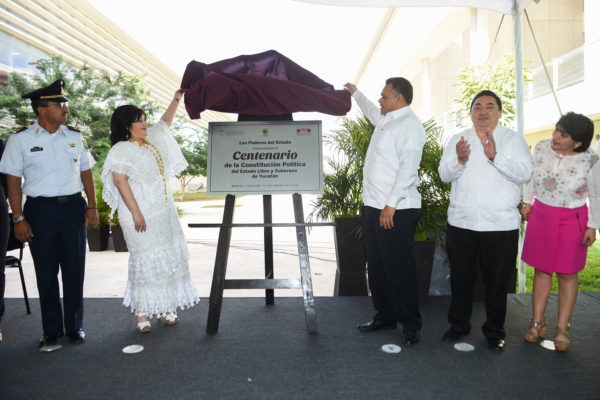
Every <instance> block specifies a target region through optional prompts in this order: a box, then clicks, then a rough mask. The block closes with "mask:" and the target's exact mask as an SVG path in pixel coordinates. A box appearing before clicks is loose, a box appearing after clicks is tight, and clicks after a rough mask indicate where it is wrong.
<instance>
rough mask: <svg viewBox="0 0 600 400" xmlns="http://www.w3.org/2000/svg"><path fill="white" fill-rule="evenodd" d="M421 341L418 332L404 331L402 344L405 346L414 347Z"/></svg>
mask: <svg viewBox="0 0 600 400" xmlns="http://www.w3.org/2000/svg"><path fill="white" fill-rule="evenodd" d="M419 340H421V333H420V332H419V331H418V330H415V331H413V330H406V331H404V341H403V342H402V343H404V345H405V346H414V345H415V344H417V343H419Z"/></svg>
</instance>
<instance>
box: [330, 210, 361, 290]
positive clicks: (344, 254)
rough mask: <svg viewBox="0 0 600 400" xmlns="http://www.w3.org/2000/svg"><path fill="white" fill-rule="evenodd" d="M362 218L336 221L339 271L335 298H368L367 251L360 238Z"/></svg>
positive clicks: (337, 271)
mask: <svg viewBox="0 0 600 400" xmlns="http://www.w3.org/2000/svg"><path fill="white" fill-rule="evenodd" d="M359 230H360V218H359V217H349V218H336V219H335V251H336V254H337V270H336V273H335V286H334V293H333V295H334V296H367V295H368V294H369V292H368V290H367V276H366V265H367V260H366V257H365V250H364V245H363V241H362V237H359V235H358V232H359Z"/></svg>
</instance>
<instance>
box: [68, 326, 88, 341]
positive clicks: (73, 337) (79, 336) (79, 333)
mask: <svg viewBox="0 0 600 400" xmlns="http://www.w3.org/2000/svg"><path fill="white" fill-rule="evenodd" d="M67 336H68V337H69V340H70V341H71V343H75V344H81V343H83V342H85V332H84V331H83V329H79V330H76V331H67Z"/></svg>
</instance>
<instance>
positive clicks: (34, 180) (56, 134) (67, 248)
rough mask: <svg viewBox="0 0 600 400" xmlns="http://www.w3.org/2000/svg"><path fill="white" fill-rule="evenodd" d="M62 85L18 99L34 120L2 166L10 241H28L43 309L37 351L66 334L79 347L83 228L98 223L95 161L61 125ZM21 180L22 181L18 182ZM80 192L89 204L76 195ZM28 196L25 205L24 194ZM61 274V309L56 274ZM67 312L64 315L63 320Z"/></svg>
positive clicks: (11, 144) (11, 141) (13, 140)
mask: <svg viewBox="0 0 600 400" xmlns="http://www.w3.org/2000/svg"><path fill="white" fill-rule="evenodd" d="M63 87H64V81H63V80H60V79H59V80H57V81H56V82H54V83H53V84H52V85H50V86H47V87H44V88H41V89H38V90H36V91H33V92H31V93H28V94H26V95H24V96H23V98H26V99H30V100H31V106H32V108H33V110H34V112H35V114H36V115H37V117H38V118H37V119H36V121H35V123H34V124H33V125H31V126H30V127H28V128H26V129H24V130H22V131H20V132H18V133H16V134H13V135H11V136H10V137H9V138H8V142H7V144H6V149H5V151H4V155H3V157H2V160H1V161H0V171H1V172H3V173H4V174H6V180H7V186H8V200H9V203H10V206H11V209H12V213H13V221H12V222H13V223H14V232H15V237H16V238H17V239H18V240H20V241H22V242H29V248H30V250H31V255H32V257H33V262H34V266H35V273H36V277H37V285H38V291H39V295H40V306H41V311H42V325H43V331H44V333H43V336H42V338H41V340H40V350H41V351H52V350H57V349H59V348H60V347H61V346H60V345H58V344H57V341H58V339H59V338H60V337H62V336H64V333H65V330H66V334H67V336H68V337H69V339H70V340H71V342H73V343H83V342H84V341H85V333H84V331H83V330H82V323H83V276H84V271H85V248H86V234H87V232H86V228H85V224H87V225H88V226H94V225H96V224H97V223H98V210H97V209H96V191H95V188H94V178H93V176H92V170H91V169H90V168H91V167H92V165H93V164H94V160H93V158H92V157H91V155H90V154H89V151H88V149H87V145H86V143H85V140H84V139H83V136H82V135H81V133H79V132H78V131H77V130H74V129H73V128H69V127H66V126H64V125H63V124H64V123H65V122H66V121H67V113H68V111H69V109H68V106H67V102H68V101H69V99H68V98H66V97H65V95H64V91H63ZM22 177H23V178H25V181H24V182H23V185H22V186H21V183H22ZM82 189H85V193H86V196H87V203H86V200H85V199H84V198H83V197H82V195H81V190H82ZM23 194H24V195H26V196H27V200H26V201H25V206H24V207H22V203H21V200H22V195H23ZM59 266H60V269H61V272H62V284H63V302H64V304H63V306H62V307H61V303H60V293H59V285H58V269H59ZM63 311H64V316H63Z"/></svg>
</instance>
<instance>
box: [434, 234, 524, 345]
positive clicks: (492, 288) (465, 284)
mask: <svg viewBox="0 0 600 400" xmlns="http://www.w3.org/2000/svg"><path fill="white" fill-rule="evenodd" d="M518 241H519V230H518V229H515V230H510V231H489V232H478V231H472V230H469V229H462V228H457V227H455V226H452V225H448V235H447V237H446V246H447V249H448V256H449V258H450V287H451V290H452V300H451V302H450V311H449V312H448V321H449V322H450V324H451V325H452V329H454V330H456V331H457V332H461V333H468V332H470V331H471V323H470V319H471V312H472V307H473V286H474V284H475V279H476V278H477V267H478V266H479V267H480V270H481V277H482V278H483V284H484V287H485V311H486V317H487V319H486V321H485V323H484V324H483V326H482V327H481V330H482V332H483V334H484V335H485V337H486V338H488V339H504V337H505V332H504V321H505V319H506V288H507V283H508V277H509V276H510V273H511V270H512V269H514V268H515V265H516V262H517V247H518Z"/></svg>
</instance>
